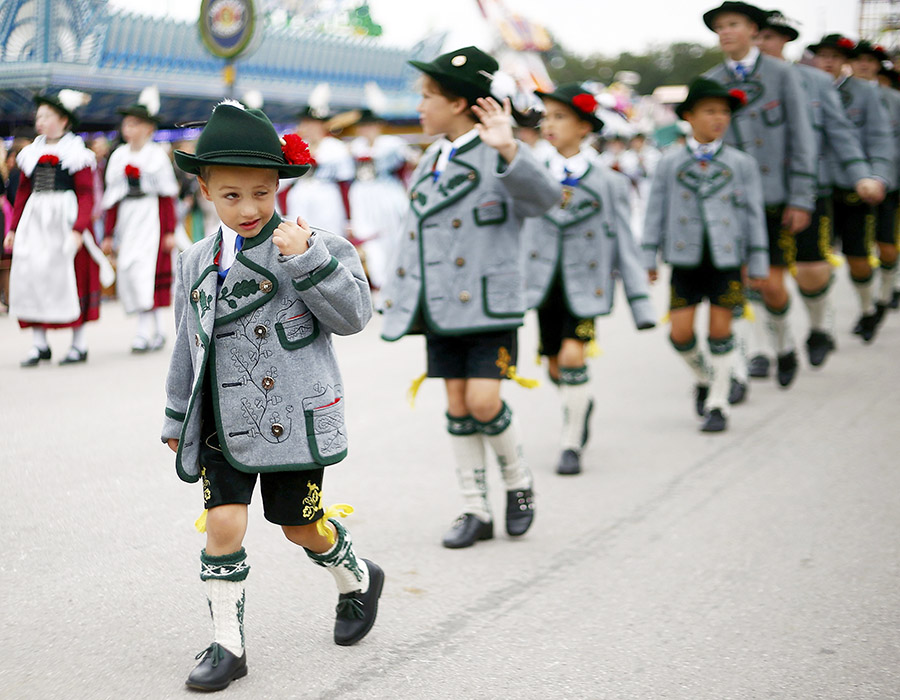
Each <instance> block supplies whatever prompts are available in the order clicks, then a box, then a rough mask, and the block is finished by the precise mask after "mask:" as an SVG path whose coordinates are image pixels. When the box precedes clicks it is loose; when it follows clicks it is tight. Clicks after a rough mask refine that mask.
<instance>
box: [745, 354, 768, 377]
mask: <svg viewBox="0 0 900 700" xmlns="http://www.w3.org/2000/svg"><path fill="white" fill-rule="evenodd" d="M747 374H749V375H750V376H751V377H753V378H754V379H767V378H768V376H769V358H768V357H766V356H765V355H756V356H755V357H751V358H750V362H749V364H748V365H747Z"/></svg>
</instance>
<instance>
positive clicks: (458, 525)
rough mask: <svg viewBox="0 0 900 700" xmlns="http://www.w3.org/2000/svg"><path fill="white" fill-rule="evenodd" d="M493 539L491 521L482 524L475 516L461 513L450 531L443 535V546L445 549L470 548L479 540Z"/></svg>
mask: <svg viewBox="0 0 900 700" xmlns="http://www.w3.org/2000/svg"><path fill="white" fill-rule="evenodd" d="M491 539H494V523H493V521H488V522H484V521H483V520H481V519H480V518H479V517H478V516H477V515H473V514H472V513H463V514H462V515H460V516H459V517H458V518H457V519H456V522H455V523H453V527H451V528H450V531H449V532H448V533H447V534H446V535H444V540H443V543H442V544H443V545H444V546H445V547H446V548H447V549H462V548H463V547H471V546H472V545H473V544H475V543H476V542H478V541H479V540H491Z"/></svg>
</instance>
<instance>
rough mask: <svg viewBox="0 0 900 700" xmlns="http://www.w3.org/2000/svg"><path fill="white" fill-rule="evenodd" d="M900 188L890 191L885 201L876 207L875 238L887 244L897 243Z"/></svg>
mask: <svg viewBox="0 0 900 700" xmlns="http://www.w3.org/2000/svg"><path fill="white" fill-rule="evenodd" d="M898 207H900V190H894V191H893V192H888V193H887V194H886V195H885V196H884V201H883V202H882V203H881V204H879V205H878V206H877V207H876V208H875V240H876V241H878V242H879V243H886V244H887V245H897V239H898V235H897V228H898V224H900V222H898V212H897V209H898Z"/></svg>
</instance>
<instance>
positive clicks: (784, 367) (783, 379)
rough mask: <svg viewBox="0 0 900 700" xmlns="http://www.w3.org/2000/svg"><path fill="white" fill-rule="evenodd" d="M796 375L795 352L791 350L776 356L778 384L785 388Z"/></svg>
mask: <svg viewBox="0 0 900 700" xmlns="http://www.w3.org/2000/svg"><path fill="white" fill-rule="evenodd" d="M796 376H797V353H796V352H794V351H793V350H791V351H790V352H786V353H784V355H779V356H778V386H780V387H781V388H782V389H787V388H788V387H789V386H790V385H791V382H793V381H794V377H796Z"/></svg>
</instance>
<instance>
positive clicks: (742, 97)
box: [728, 88, 747, 107]
mask: <svg viewBox="0 0 900 700" xmlns="http://www.w3.org/2000/svg"><path fill="white" fill-rule="evenodd" d="M728 94H729V95H731V96H732V97H733V98H735V99H736V100H737V101H738V102H740V103H741V107H743V106H744V105H746V104H747V93H746V92H744V91H743V90H738V89H737V88H734V89H733V90H729V91H728Z"/></svg>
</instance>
